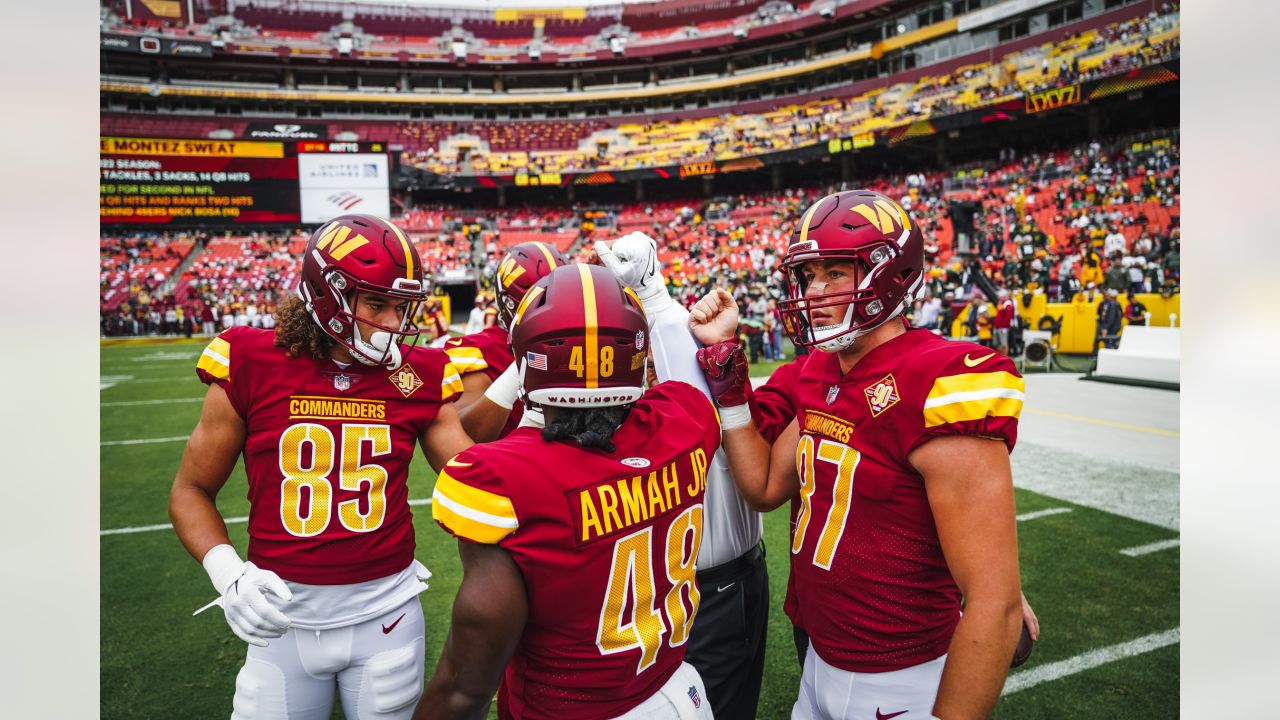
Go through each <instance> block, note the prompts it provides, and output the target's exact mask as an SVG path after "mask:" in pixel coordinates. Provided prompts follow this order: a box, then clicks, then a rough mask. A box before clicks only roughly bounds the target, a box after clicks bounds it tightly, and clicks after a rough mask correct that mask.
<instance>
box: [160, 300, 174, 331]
mask: <svg viewBox="0 0 1280 720" xmlns="http://www.w3.org/2000/svg"><path fill="white" fill-rule="evenodd" d="M177 332H178V310H177V308H175V307H174V306H172V305H170V306H168V307H166V308H165V310H164V325H163V326H161V328H160V333H161V334H162V335H175V334H177Z"/></svg>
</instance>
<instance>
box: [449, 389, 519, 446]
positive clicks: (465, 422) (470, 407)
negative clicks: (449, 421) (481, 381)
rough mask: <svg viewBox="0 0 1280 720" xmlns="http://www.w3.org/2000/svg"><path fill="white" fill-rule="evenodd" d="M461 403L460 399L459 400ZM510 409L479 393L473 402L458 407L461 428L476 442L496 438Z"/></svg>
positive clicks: (505, 422) (509, 414)
mask: <svg viewBox="0 0 1280 720" xmlns="http://www.w3.org/2000/svg"><path fill="white" fill-rule="evenodd" d="M459 404H460V405H461V401H459ZM510 416H511V411H510V410H509V409H507V408H504V407H502V406H501V405H499V404H497V403H495V402H494V401H492V400H490V399H489V398H487V397H485V396H483V395H481V396H480V397H479V398H476V400H475V401H474V402H471V403H468V404H467V405H466V406H464V407H459V408H458V419H459V420H460V421H462V429H463V430H466V431H467V435H470V436H471V439H472V440H475V441H476V442H478V443H483V442H490V441H492V440H496V439H497V437H498V434H499V433H501V432H502V428H503V426H505V425H506V424H507V418H508V417H510Z"/></svg>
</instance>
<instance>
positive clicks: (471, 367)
mask: <svg viewBox="0 0 1280 720" xmlns="http://www.w3.org/2000/svg"><path fill="white" fill-rule="evenodd" d="M444 351H445V352H446V353H448V354H449V359H450V360H451V361H452V362H453V365H454V367H455V368H457V370H458V372H459V373H460V374H462V375H466V374H468V373H473V372H483V373H484V374H485V375H487V376H489V379H491V380H493V379H496V378H497V377H498V376H499V375H501V374H502V373H503V371H505V370H506V369H507V368H508V367H510V366H511V363H512V361H513V356H512V354H511V346H509V345H507V331H506V330H503V329H502V328H500V327H498V326H496V325H494V326H493V327H488V328H485V329H484V330H481V331H480V332H478V333H472V334H470V335H464V336H463V337H459V338H451V339H449V340H448V341H446V342H445V345H444Z"/></svg>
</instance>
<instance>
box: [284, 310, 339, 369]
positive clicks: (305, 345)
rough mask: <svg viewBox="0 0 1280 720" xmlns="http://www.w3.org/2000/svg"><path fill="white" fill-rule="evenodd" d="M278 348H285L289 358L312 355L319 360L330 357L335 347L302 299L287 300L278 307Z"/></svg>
mask: <svg viewBox="0 0 1280 720" xmlns="http://www.w3.org/2000/svg"><path fill="white" fill-rule="evenodd" d="M275 345H276V347H278V348H284V351H285V352H286V353H288V354H289V357H293V358H296V357H298V356H299V355H310V356H311V357H313V358H315V359H317V360H323V359H324V358H327V357H329V350H330V349H331V348H332V347H333V346H334V341H333V338H331V337H329V335H328V333H326V332H325V331H324V330H321V329H320V326H319V325H316V321H315V319H313V318H312V317H311V313H309V312H307V306H306V305H305V304H303V302H302V298H299V297H296V296H295V297H289V298H286V299H285V300H284V301H283V302H281V303H280V305H279V306H277V307H276V340H275Z"/></svg>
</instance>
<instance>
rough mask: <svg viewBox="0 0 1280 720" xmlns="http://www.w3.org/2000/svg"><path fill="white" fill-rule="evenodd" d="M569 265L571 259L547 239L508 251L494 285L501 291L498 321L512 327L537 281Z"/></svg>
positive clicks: (505, 327) (498, 297)
mask: <svg viewBox="0 0 1280 720" xmlns="http://www.w3.org/2000/svg"><path fill="white" fill-rule="evenodd" d="M568 264H569V261H568V260H565V258H564V255H561V254H560V251H559V250H557V249H556V248H555V246H554V245H548V244H546V243H544V242H536V241H535V242H526V243H520V244H519V245H516V246H514V247H512V248H511V249H510V250H508V251H507V254H506V255H503V256H502V261H501V262H499V263H498V269H497V270H496V271H495V272H494V276H493V287H494V288H495V289H496V290H497V301H498V324H499V325H501V326H502V329H503V330H507V329H510V327H511V318H512V317H514V316H515V314H516V308H517V307H518V306H519V305H520V301H521V300H523V299H524V295H525V293H527V292H529V288H531V287H533V284H534V283H536V282H538V281H539V280H541V279H542V278H543V277H545V276H546V275H547V273H549V272H551V271H552V270H555V269H556V268H558V267H560V266H562V265H568Z"/></svg>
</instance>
